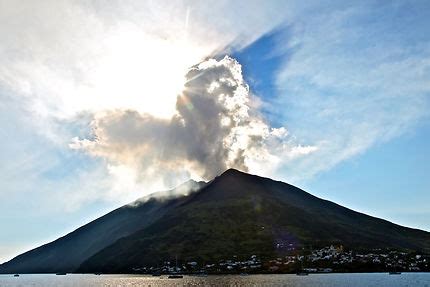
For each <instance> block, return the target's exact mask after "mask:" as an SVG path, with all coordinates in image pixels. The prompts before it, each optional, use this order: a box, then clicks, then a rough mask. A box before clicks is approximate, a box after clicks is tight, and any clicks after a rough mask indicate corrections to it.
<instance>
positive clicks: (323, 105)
mask: <svg viewBox="0 0 430 287" xmlns="http://www.w3.org/2000/svg"><path fill="white" fill-rule="evenodd" d="M145 5H146V6H145ZM148 5H149V6H148ZM429 8H430V5H429V3H428V2H427V1H391V2H388V1H356V2H350V3H344V1H330V2H324V1H323V2H318V3H317V2H312V1H310V2H307V3H301V1H287V2H286V1H269V2H265V1H249V2H247V3H246V5H245V4H244V3H243V2H239V1H238V2H236V3H234V4H232V3H229V2H228V1H217V2H216V3H213V5H207V4H203V3H191V2H187V1H184V2H183V3H180V4H179V3H177V4H174V5H172V4H171V3H168V2H162V1H161V2H160V3H152V4H147V3H136V2H133V1H125V2H123V3H121V4H119V3H112V4H110V5H103V6H100V5H99V4H98V2H96V1H95V2H88V3H85V2H69V1H64V2H61V3H59V2H58V1H47V2H45V3H44V4H43V5H36V4H31V3H9V5H6V6H4V7H0V11H1V12H0V19H1V20H2V22H3V23H5V25H2V27H0V35H2V37H3V39H2V41H1V43H0V66H1V67H3V68H1V69H0V120H1V121H0V135H1V136H2V139H3V140H2V143H1V145H0V160H1V162H2V165H1V166H0V182H1V186H0V210H1V212H0V229H1V230H2V232H1V233H0V262H1V261H5V260H7V259H10V258H11V257H13V256H15V255H17V254H18V253H20V252H23V251H26V250H28V249H29V248H32V247H36V246H38V245H40V244H42V243H46V242H48V241H51V240H54V239H56V238H57V237H59V236H61V235H63V234H65V233H66V232H69V231H71V230H73V229H75V228H77V227H79V226H80V225H82V224H84V223H86V222H88V221H90V220H92V219H95V218H96V217H98V216H100V215H103V214H104V213H106V212H108V211H110V210H112V209H113V208H116V207H118V206H120V205H122V204H125V203H127V202H130V201H132V200H134V199H136V198H138V197H140V196H144V195H146V194H148V193H150V192H153V191H156V190H159V189H164V188H169V187H172V186H174V185H175V184H177V183H179V182H181V181H183V180H186V179H187V178H188V177H195V176H197V177H199V178H205V176H207V175H208V174H211V175H212V174H213V171H209V170H208V169H207V168H205V167H204V163H205V162H206V161H201V160H200V159H198V158H197V157H194V155H191V156H190V155H189V154H192V150H184V151H181V150H180V147H176V148H177V149H178V154H175V155H167V158H166V150H167V149H168V146H162V145H157V144H154V146H153V147H151V149H150V150H151V154H149V155H148V154H145V153H142V149H141V148H142V141H144V140H142V137H139V136H138V135H139V133H143V131H145V136H146V138H145V137H143V138H144V139H148V138H149V139H150V140H151V142H152V143H157V141H158V140H159V139H160V138H159V134H160V133H157V132H154V130H153V129H152V128H151V127H150V125H157V126H158V127H159V126H160V125H161V126H162V127H163V129H165V130H166V131H168V132H171V128H172V127H171V126H168V125H167V126H164V125H163V124H160V123H164V122H166V119H169V117H170V116H171V115H172V114H173V113H175V112H177V110H175V107H176V106H175V103H176V96H177V93H179V92H180V91H176V90H175V89H174V88H176V85H178V84H182V85H183V81H184V78H183V75H184V74H186V72H187V69H188V68H189V67H190V66H192V65H195V64H197V63H199V62H201V61H202V60H203V59H206V58H207V57H208V56H209V55H214V54H216V55H217V59H218V60H220V61H222V60H221V59H222V58H223V57H224V55H225V54H229V55H231V57H233V58H234V59H236V60H237V61H238V63H239V64H240V65H241V67H242V72H241V73H239V74H238V75H236V76H237V77H236V78H235V81H238V82H237V83H239V84H238V85H239V86H240V87H244V85H245V84H248V85H249V92H246V93H245V94H244V95H242V94H240V95H239V97H241V96H242V98H240V100H239V101H237V102H234V103H235V104H238V105H248V106H246V108H247V109H249V111H250V114H251V115H250V116H249V118H246V119H247V120H250V122H253V123H256V124H258V125H260V126H261V125H262V126H263V128H262V130H258V129H257V130H252V131H251V132H253V133H257V132H258V133H261V134H259V135H261V136H262V137H263V138H266V139H267V138H268V139H267V140H265V141H263V140H262V141H261V142H260V143H259V144H261V146H262V149H261V150H257V152H260V153H262V154H265V155H267V157H266V158H264V160H262V161H258V160H257V159H256V158H255V157H253V156H255V155H254V154H252V153H249V154H248V155H246V157H245V158H242V159H243V160H244V162H245V163H248V166H236V165H233V164H232V163H231V162H229V161H228V159H223V160H222V162H216V164H217V165H219V166H220V168H222V167H225V166H227V167H230V166H232V167H236V168H248V169H249V170H250V172H253V173H257V174H261V175H263V176H268V175H270V177H272V178H275V179H279V180H283V181H286V182H289V183H292V184H295V185H297V186H299V187H301V188H303V189H305V190H306V191H308V192H310V193H312V194H314V195H316V196H319V197H322V198H325V199H329V200H332V201H335V202H337V203H339V204H342V205H345V206H347V207H350V208H352V209H354V210H358V211H361V212H365V213H368V214H371V215H374V216H377V217H382V218H384V219H387V220H390V221H393V222H396V223H399V224H402V225H406V226H411V227H416V228H420V229H424V230H429V231H430V220H429V219H430V208H429V205H428V204H427V203H428V202H430V193H429V188H430V180H429V177H428V171H429V170H430V163H429V162H430V152H429V149H428V142H429V140H430V121H429V117H430V112H429V111H430V61H429V59H430V33H429V28H428V27H430V23H429V20H428V19H430V9H429ZM52 9H55V10H56V11H58V13H57V14H56V15H54V16H53V17H47V15H51V12H50V11H52ZM172 15H173V16H172ZM145 21H147V22H145ZM77 23H79V25H77ZM226 47H227V48H226ZM219 63H221V62H219ZM219 63H218V64H217V63H215V64H214V63H211V64H208V65H209V66H210V65H215V66H216V65H220V64H219ZM223 63H224V64H223V65H224V66H222V65H221V66H217V68H214V69H213V70H210V71H209V70H205V69H207V68H203V67H199V69H201V70H202V74H204V73H207V75H209V76H210V77H215V78H216V76H217V74H216V73H218V72H219V70H221V71H222V72H223V73H224V74H223V75H225V73H226V72H229V71H232V70H234V69H235V68H236V67H237V66H235V64H234V62H232V61H225V62H223ZM220 67H221V68H220ZM217 69H218V70H217ZM208 71H209V72H208ZM205 75H206V74H205ZM209 76H208V77H209ZM242 77H243V80H244V81H245V82H243V83H242V82H241V80H242ZM205 79H206V78H205ZM188 80H190V79H188ZM190 82H192V85H194V86H193V88H194V89H198V88H199V86H198V85H202V84H203V83H204V82H203V81H200V80H198V81H195V80H193V81H190ZM189 85H191V84H189ZM243 96H244V97H245V98H244V97H243ZM195 103H196V102H195ZM218 104H219V103H218ZM200 108H201V107H197V106H196V107H195V109H194V112H193V113H196V114H195V115H199V114H198V112H199V111H200V110H199V109H200ZM204 108H208V109H209V110H214V109H215V107H204ZM125 109H127V110H129V111H132V112H133V113H128V114H127V113H124V112H123V110H125ZM203 111H205V109H203ZM145 114H148V115H150V116H147V117H145V116H142V115H145ZM183 115H185V113H184V114H183ZM225 116H231V115H230V114H226V115H225ZM233 116H237V115H233ZM232 118H233V117H232ZM190 119H192V117H191V118H190ZM209 120H210V121H211V120H213V119H209ZM210 121H209V122H210ZM95 128H96V129H95ZM236 128H238V129H240V130H241V131H245V132H249V130H248V129H247V127H243V126H237V127H236ZM277 129H278V130H277ZM280 129H281V130H280ZM203 130H204V129H203ZM281 131H282V132H281ZM182 132H183V133H186V132H189V131H187V130H184V131H182ZM230 136H231V134H230ZM234 136H236V135H234ZM202 137H203V136H202ZM189 138H191V137H189ZM227 138H228V137H227ZM179 139H180V140H183V139H181V138H179ZM215 139H217V140H219V141H225V140H226V138H217V137H215ZM238 139H243V138H238ZM186 140H190V139H186ZM177 143H180V141H177ZM185 143H186V144H189V146H193V144H194V142H185ZM184 145H185V144H184ZM178 146H180V144H178ZM157 148H160V149H161V152H160V150H159V149H157ZM163 148H165V149H164V150H163ZM159 154H162V155H163V160H164V161H165V165H160V164H159V162H160V161H161V160H160V157H159ZM169 156H170V157H169ZM187 156H188V157H187ZM178 158H179V159H178ZM215 159H217V157H214V158H209V160H212V161H214V160H215ZM181 161H182V162H187V163H189V162H192V163H193V164H192V165H187V164H184V165H182V169H184V170H180V169H178V165H179V166H181V165H180V163H181ZM266 161H267V162H266ZM178 162H179V163H178ZM148 163H157V164H158V165H156V164H154V165H153V166H154V168H153V170H150V169H148V168H147V167H145V165H149V164H148ZM163 164H164V162H163ZM166 166H167V167H169V168H171V167H173V168H172V170H169V171H168V172H165V174H163V176H160V178H161V179H160V180H154V179H153V172H156V171H159V170H163V169H164V170H165V169H166ZM183 166H185V168H183ZM188 167H189V169H187V168H188ZM169 168H167V169H169ZM175 169H178V170H175ZM210 172H212V173H210Z"/></svg>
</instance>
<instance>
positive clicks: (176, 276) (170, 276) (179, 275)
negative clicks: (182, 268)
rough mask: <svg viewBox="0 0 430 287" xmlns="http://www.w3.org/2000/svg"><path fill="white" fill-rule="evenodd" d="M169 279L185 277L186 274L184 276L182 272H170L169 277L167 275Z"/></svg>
mask: <svg viewBox="0 0 430 287" xmlns="http://www.w3.org/2000/svg"><path fill="white" fill-rule="evenodd" d="M167 278H169V279H179V278H184V276H182V275H181V274H170V275H169V277H167Z"/></svg>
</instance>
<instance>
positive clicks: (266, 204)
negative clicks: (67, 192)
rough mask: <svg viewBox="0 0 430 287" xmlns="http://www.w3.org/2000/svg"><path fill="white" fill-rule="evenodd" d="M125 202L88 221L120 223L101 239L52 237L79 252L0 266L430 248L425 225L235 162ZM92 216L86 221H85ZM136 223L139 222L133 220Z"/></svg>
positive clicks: (3, 269)
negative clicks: (392, 218)
mask: <svg viewBox="0 0 430 287" xmlns="http://www.w3.org/2000/svg"><path fill="white" fill-rule="evenodd" d="M136 202H138V201H136ZM127 206H129V205H125V206H123V207H120V208H118V209H116V210H114V211H112V212H110V213H108V214H106V215H105V216H102V217H100V218H98V219H96V220H94V221H93V222H91V223H93V224H94V222H96V223H98V221H97V220H100V219H103V218H106V216H108V217H109V218H111V219H110V221H109V224H107V225H105V226H101V227H99V229H97V230H98V231H99V233H100V234H104V233H106V234H107V235H109V234H111V233H112V230H114V231H115V230H118V229H119V230H122V231H124V230H125V231H124V232H123V233H121V234H118V233H117V234H116V236H114V237H112V238H111V240H110V241H105V242H102V243H103V244H99V242H98V241H97V240H95V239H94V238H91V237H90V236H87V237H85V236H84V237H82V236H81V237H79V236H78V238H73V236H71V234H72V235H73V233H74V232H75V231H76V230H75V231H74V232H71V233H69V234H67V235H65V236H64V237H61V238H59V239H57V240H60V239H62V240H65V238H66V239H68V240H70V242H73V243H74V245H76V246H77V247H76V248H75V250H77V249H78V251H79V252H77V255H79V256H80V257H79V256H76V258H74V261H73V260H72V261H73V262H72V263H73V264H68V265H67V264H66V265H65V264H63V265H61V264H58V262H56V263H57V264H56V265H55V266H53V265H52V264H51V265H50V264H47V262H46V261H49V260H48V259H49V258H51V261H53V262H54V263H55V261H58V258H67V254H68V253H67V252H66V251H67V250H63V249H64V248H63V249H61V248H60V247H62V246H60V247H59V248H57V249H55V248H54V250H51V251H50V252H51V253H54V254H53V255H52V254H50V252H47V251H46V250H44V249H46V246H45V247H44V246H41V247H38V248H36V249H33V250H31V251H29V252H26V253H24V254H21V255H19V256H17V257H15V258H14V259H12V260H11V261H9V262H6V263H4V264H2V265H0V273H40V272H54V273H56V272H75V271H77V272H106V273H114V272H119V273H122V272H130V271H131V270H132V268H133V267H135V266H143V265H148V264H157V263H158V262H159V261H160V260H172V258H173V257H174V255H179V256H180V257H181V258H183V259H184V260H185V259H189V260H197V259H198V260H202V261H206V262H209V261H216V260H221V259H223V258H226V257H227V256H229V255H232V254H236V255H237V256H239V257H247V256H250V254H254V253H258V255H259V256H260V257H262V258H270V257H273V256H278V255H282V254H284V252H285V250H283V249H282V248H277V247H276V246H284V245H285V246H286V245H288V244H292V245H293V246H295V247H297V248H300V247H301V246H304V245H306V244H313V245H314V246H323V245H327V244H341V245H345V246H354V247H360V248H372V247H383V248H385V247H387V248H397V249H402V250H422V251H426V252H430V233H429V232H426V231H423V230H419V229H413V228H408V227H403V226H400V225H396V224H394V223H391V222H389V221H386V220H384V219H380V218H376V217H372V216H369V215H366V214H364V213H360V212H357V211H354V210H351V209H348V208H346V207H343V206H341V205H338V204H336V203H334V202H331V201H328V200H324V199H321V198H318V197H316V196H314V195H312V194H310V193H307V192H306V191H304V190H302V189H300V188H297V187H295V186H293V185H290V184H287V183H283V182H281V181H275V180H272V179H270V178H264V177H259V176H256V175H250V174H247V173H244V172H241V171H237V170H234V169H229V170H227V171H225V172H224V173H222V174H221V175H219V176H217V177H216V178H214V179H213V180H212V181H210V182H208V183H199V188H198V190H196V191H194V192H191V193H189V194H188V195H187V196H181V197H175V196H173V197H169V196H167V197H164V198H163V200H157V199H149V200H147V201H145V202H144V203H138V206H137V207H133V209H129V208H126V207H127ZM117 210H120V211H117ZM133 211H134V212H133ZM115 212H119V213H120V214H119V215H117V214H116V213H115ZM112 216H113V217H112ZM116 216H117V218H114V217H116ZM89 224H90V223H89ZM89 224H87V225H85V226H83V227H85V228H90V227H88V225H89ZM133 224H137V225H136V226H133V228H130V226H132V225H133ZM83 227H81V228H83ZM91 228H94V226H92V227H91ZM103 228H104V229H103ZM77 230H80V229H77ZM101 230H104V231H103V232H101ZM91 234H92V233H91ZM106 234H104V236H106ZM114 235H115V233H114ZM57 240H56V241H57ZM74 240H75V241H74ZM56 241H54V242H56ZM60 241H61V240H60ZM82 241H91V242H89V243H88V242H87V243H86V245H85V244H84V245H85V246H87V248H88V246H95V247H97V248H94V249H89V250H90V251H91V252H87V250H84V249H79V246H81V245H82V244H83V242H82ZM52 243H53V242H51V243H49V244H52ZM39 248H41V249H42V250H40V249H39ZM95 249H97V250H95ZM37 250H39V251H37ZM258 250H259V251H258ZM257 251H258V252H257ZM33 252H36V254H33ZM69 253H70V252H69ZM27 256H28V258H27ZM50 256H51V257H50ZM77 257H79V258H77ZM35 258H36V259H37V260H36V259H35ZM47 258H48V259H47ZM56 258H57V259H56ZM69 261H70V260H69ZM37 263H38V264H37ZM48 263H49V262H48ZM35 264H37V265H36V266H37V268H34V266H35Z"/></svg>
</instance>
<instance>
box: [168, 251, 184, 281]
mask: <svg viewBox="0 0 430 287" xmlns="http://www.w3.org/2000/svg"><path fill="white" fill-rule="evenodd" d="M178 270H179V269H178V256H175V271H174V272H172V273H170V274H169V277H167V278H169V279H179V278H184V276H182V275H181V274H179V272H178Z"/></svg>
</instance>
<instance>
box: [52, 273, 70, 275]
mask: <svg viewBox="0 0 430 287" xmlns="http://www.w3.org/2000/svg"><path fill="white" fill-rule="evenodd" d="M55 275H67V273H66V272H58V273H56V274H55Z"/></svg>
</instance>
